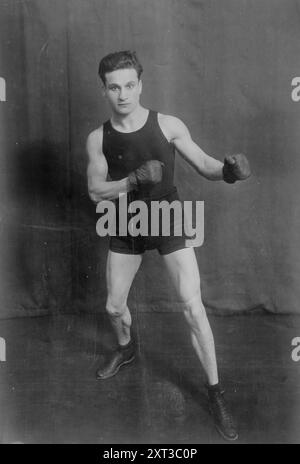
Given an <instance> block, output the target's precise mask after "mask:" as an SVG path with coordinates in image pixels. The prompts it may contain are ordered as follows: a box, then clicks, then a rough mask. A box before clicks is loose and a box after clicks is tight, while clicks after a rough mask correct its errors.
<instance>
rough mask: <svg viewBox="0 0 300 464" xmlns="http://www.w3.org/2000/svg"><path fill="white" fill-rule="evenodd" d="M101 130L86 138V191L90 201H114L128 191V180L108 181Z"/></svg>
mask: <svg viewBox="0 0 300 464" xmlns="http://www.w3.org/2000/svg"><path fill="white" fill-rule="evenodd" d="M102 138H103V131H102V129H98V130H95V131H93V132H91V133H90V135H89V136H88V138H87V143H86V150H87V154H88V167H87V179H88V191H89V196H90V198H91V200H92V201H94V202H96V203H98V202H99V201H102V200H114V199H115V198H118V196H119V195H120V194H124V193H126V192H128V191H129V190H130V186H129V182H128V178H127V177H125V178H124V179H121V180H118V181H108V180H107V173H108V166H107V161H106V158H105V156H104V154H103V152H102Z"/></svg>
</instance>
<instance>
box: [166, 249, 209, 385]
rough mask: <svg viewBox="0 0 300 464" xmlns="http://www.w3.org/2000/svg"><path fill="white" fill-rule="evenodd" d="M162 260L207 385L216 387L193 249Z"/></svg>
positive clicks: (179, 251)
mask: <svg viewBox="0 0 300 464" xmlns="http://www.w3.org/2000/svg"><path fill="white" fill-rule="evenodd" d="M163 259H164V261H165V263H166V265H167V268H168V270H169V272H170V275H171V277H172V280H173V282H174V284H175V287H176V289H177V291H178V295H179V298H180V301H181V302H182V304H183V305H184V315H185V318H186V320H187V322H188V324H189V327H190V330H191V341H192V345H193V347H194V349H195V351H196V354H197V356H198V358H199V360H200V362H201V364H202V366H203V369H204V371H205V373H206V376H207V380H208V383H209V384H210V385H214V384H217V383H218V370H217V362H216V353H215V344H214V338H213V334H212V331H211V328H210V324H209V321H208V319H207V315H206V311H205V308H204V306H203V303H202V299H201V290H200V275H199V269H198V264H197V261H196V257H195V252H194V249H193V248H185V249H183V250H178V251H175V252H173V253H170V254H168V255H164V256H163Z"/></svg>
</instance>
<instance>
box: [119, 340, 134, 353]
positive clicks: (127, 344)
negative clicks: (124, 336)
mask: <svg viewBox="0 0 300 464" xmlns="http://www.w3.org/2000/svg"><path fill="white" fill-rule="evenodd" d="M132 345H133V340H132V339H131V340H129V342H128V343H126V345H119V346H118V349H119V350H121V351H123V350H127V349H128V348H131V346H132Z"/></svg>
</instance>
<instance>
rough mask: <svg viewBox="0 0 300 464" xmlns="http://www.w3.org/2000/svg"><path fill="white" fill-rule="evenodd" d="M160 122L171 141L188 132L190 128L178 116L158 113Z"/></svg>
mask: <svg viewBox="0 0 300 464" xmlns="http://www.w3.org/2000/svg"><path fill="white" fill-rule="evenodd" d="M158 123H159V125H160V128H161V130H162V132H163V133H164V135H165V137H166V138H167V140H168V141H169V142H172V140H174V139H176V138H177V137H180V136H182V135H184V134H187V133H188V129H187V127H186V125H185V124H184V122H183V121H181V119H179V118H177V117H176V116H171V115H169V114H162V113H158Z"/></svg>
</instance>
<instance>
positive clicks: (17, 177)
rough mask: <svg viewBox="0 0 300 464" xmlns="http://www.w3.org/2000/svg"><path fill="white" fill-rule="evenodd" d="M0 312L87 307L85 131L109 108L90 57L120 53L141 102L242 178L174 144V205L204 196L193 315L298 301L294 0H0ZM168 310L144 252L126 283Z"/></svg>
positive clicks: (155, 261) (89, 259)
mask: <svg viewBox="0 0 300 464" xmlns="http://www.w3.org/2000/svg"><path fill="white" fill-rule="evenodd" d="M0 22H1V24H0V38H1V50H0V76H1V77H2V78H3V79H5V82H6V101H1V102H0V124H1V126H0V151H1V156H0V163H1V170H0V173H1V184H0V185H1V186H0V189H1V197H0V199H1V211H0V218H1V222H0V233H1V244H0V246H1V260H0V317H1V318H5V317H16V316H27V315H30V316H32V315H42V314H57V313H59V314H60V313H64V312H78V311H93V312H94V311H103V310H104V305H105V297H106V287H105V263H106V254H107V250H108V239H107V238H99V237H98V236H97V234H96V227H95V225H96V221H97V214H96V211H95V206H94V205H93V204H92V202H91V201H90V200H89V198H88V195H87V185H86V153H85V141H86V138H87V135H88V134H89V132H90V131H91V130H93V129H95V128H96V127H98V126H99V125H100V124H101V122H103V121H104V120H105V119H107V118H108V117H109V110H108V108H107V107H106V106H105V102H104V101H103V99H102V95H101V86H100V81H99V78H98V76H97V68H98V63H99V60H100V58H101V57H102V56H104V55H105V54H107V53H109V52H112V51H116V50H122V49H133V50H136V51H137V53H138V55H139V57H140V59H141V61H142V63H143V66H144V75H143V95H142V103H143V104H144V105H145V106H146V107H150V108H152V109H154V110H157V111H160V112H163V113H167V114H172V115H176V116H178V117H179V118H181V119H182V120H183V121H184V122H185V123H186V124H187V126H188V127H189V129H190V132H191V134H192V136H193V138H194V140H195V141H196V142H197V143H198V144H199V145H200V146H201V147H202V148H203V149H204V150H205V151H206V152H207V153H208V154H211V155H213V156H214V157H216V158H218V159H220V160H223V158H224V156H225V155H226V154H229V153H233V152H244V153H246V154H247V156H248V158H249V160H250V163H251V166H252V170H253V176H252V177H251V178H250V179H249V180H248V181H247V182H241V183H237V184H234V185H227V184H225V183H223V182H209V181H207V180H205V179H204V178H202V177H200V176H198V175H197V174H196V173H195V172H194V171H193V169H192V168H191V167H190V166H189V165H188V164H187V163H186V162H185V161H184V160H182V159H181V158H180V157H179V156H178V155H176V183H177V186H178V190H179V192H180V194H181V197H182V198H183V199H185V200H202V201H204V202H205V241H204V244H203V246H201V247H200V248H197V249H196V255H197V259H198V263H199V267H200V272H201V285H202V293H203V299H204V302H205V304H206V307H207V308H208V310H209V311H212V312H215V313H220V314H232V313H235V312H243V311H246V310H255V309H257V308H263V309H265V310H268V311H271V312H276V313H299V312H300V306H299V301H300V285H299V279H300V234H299V227H300V208H299V193H300V183H299V173H300V156H299V148H298V147H299V142H300V131H299V123H300V112H299V110H300V102H299V103H298V102H295V101H293V100H292V98H291V91H292V87H291V82H292V79H293V78H294V77H296V76H299V75H300V66H299V56H300V6H299V2H297V1H296V0H286V1H284V2H283V1H281V0H259V1H250V0H225V1H218V0H202V1H201V0H199V1H193V0H164V1H161V0H22V1H21V0H0ZM129 302H130V305H131V307H134V306H135V307H136V308H138V309H139V310H142V311H143V310H146V311H147V310H149V311H170V310H172V311H173V310H177V309H180V305H179V304H178V301H177V296H176V292H175V291H174V288H173V287H172V284H171V282H170V280H169V277H168V276H167V275H166V271H165V268H164V266H163V263H162V260H161V259H160V257H159V255H158V253H157V252H156V251H151V252H149V253H147V254H146V256H145V259H144V262H143V264H142V268H141V271H140V272H139V274H138V275H137V277H136V280H135V282H134V285H133V287H132V290H131V292H130V297H129Z"/></svg>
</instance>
